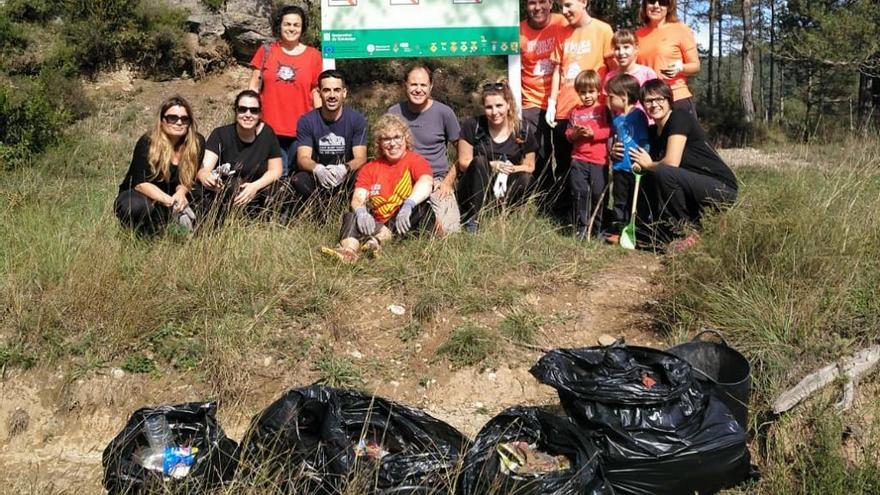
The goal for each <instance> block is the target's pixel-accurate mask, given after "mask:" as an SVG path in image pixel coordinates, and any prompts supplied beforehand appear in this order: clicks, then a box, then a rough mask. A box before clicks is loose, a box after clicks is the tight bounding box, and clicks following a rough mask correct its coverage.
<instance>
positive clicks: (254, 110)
mask: <svg viewBox="0 0 880 495" xmlns="http://www.w3.org/2000/svg"><path fill="white" fill-rule="evenodd" d="M235 111H236V113H238V114H239V115H244V114H246V113H248V112H250V113H251V114H253V115H257V114H259V113H260V107H246V106H244V105H239V106H237V107H235Z"/></svg>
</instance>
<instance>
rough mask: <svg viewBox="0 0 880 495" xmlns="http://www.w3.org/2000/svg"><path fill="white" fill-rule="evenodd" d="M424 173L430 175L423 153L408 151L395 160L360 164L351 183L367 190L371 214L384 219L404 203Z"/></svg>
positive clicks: (378, 220)
mask: <svg viewBox="0 0 880 495" xmlns="http://www.w3.org/2000/svg"><path fill="white" fill-rule="evenodd" d="M423 175H427V176H428V177H430V176H431V165H430V164H429V163H428V161H427V160H425V159H424V158H422V155H419V154H418V153H416V152H415V151H407V152H406V154H405V155H403V156H402V157H400V160H398V161H397V162H396V163H388V162H387V161H386V160H385V159H384V158H377V159H376V160H373V161H371V162H369V163H367V164H366V165H364V166H363V167H361V168H360V169H359V170H358V174H357V178H356V179H355V181H354V187H356V188H360V189H366V190H367V192H368V193H369V196H368V199H369V201H370V206H372V210H373V218H375V219H376V221H377V222H379V223H385V222H387V221H388V219H389V218H391V217H393V216H394V215H395V214H396V213H397V210H399V209H400V207H401V206H403V202H404V201H406V198H408V197H409V196H410V194H412V191H413V186H414V185H415V183H416V181H418V180H419V179H420V178H421V177H422V176H423Z"/></svg>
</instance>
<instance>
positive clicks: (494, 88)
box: [483, 82, 506, 91]
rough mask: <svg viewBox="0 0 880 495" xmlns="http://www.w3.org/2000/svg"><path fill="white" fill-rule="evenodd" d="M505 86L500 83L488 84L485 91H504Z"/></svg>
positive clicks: (484, 88) (485, 85)
mask: <svg viewBox="0 0 880 495" xmlns="http://www.w3.org/2000/svg"><path fill="white" fill-rule="evenodd" d="M504 86H506V84H504V83H500V82H496V83H488V84H484V85H483V91H504Z"/></svg>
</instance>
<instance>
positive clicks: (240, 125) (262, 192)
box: [198, 89, 281, 220]
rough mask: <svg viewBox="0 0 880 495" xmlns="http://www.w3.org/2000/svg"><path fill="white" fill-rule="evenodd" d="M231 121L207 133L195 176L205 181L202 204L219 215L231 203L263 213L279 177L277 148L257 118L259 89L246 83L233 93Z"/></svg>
mask: <svg viewBox="0 0 880 495" xmlns="http://www.w3.org/2000/svg"><path fill="white" fill-rule="evenodd" d="M233 112H234V113H235V122H234V123H232V124H228V125H224V126H220V127H218V128H216V129H214V130H213V131H211V134H210V135H209V136H208V142H207V144H206V146H205V148H206V150H205V158H204V160H203V161H202V168H201V169H199V172H198V179H199V182H201V184H202V186H204V191H203V194H202V195H201V203H202V204H201V205H200V210H202V213H203V214H207V213H208V212H211V213H213V214H216V215H217V219H218V220H219V219H222V218H223V217H224V214H225V212H226V211H227V210H228V209H229V207H231V206H235V207H239V208H243V209H244V210H245V212H246V213H247V214H248V215H249V216H256V215H257V214H259V213H262V212H263V211H264V210H265V209H266V208H267V207H268V206H269V202H270V199H271V198H272V195H273V191H274V187H270V186H274V184H275V182H276V181H277V180H278V179H279V178H280V177H281V150H280V149H279V147H278V139H277V138H276V137H275V132H273V130H272V127H270V126H269V125H267V124H266V123H264V122H263V121H262V119H261V116H262V105H261V101H260V95H259V94H257V93H256V92H254V91H251V90H249V89H247V90H244V91H242V92H241V93H239V94H238V95H237V96H236V97H235V104H234V105H233Z"/></svg>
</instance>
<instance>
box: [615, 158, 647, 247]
mask: <svg viewBox="0 0 880 495" xmlns="http://www.w3.org/2000/svg"><path fill="white" fill-rule="evenodd" d="M633 175H635V176H636V187H635V189H634V190H633V206H632V212H631V213H630V216H629V225H627V226H626V227H624V228H623V231H621V232H620V247H622V248H623V249H635V248H636V204H637V203H638V202H639V184H641V182H642V174H637V173H635V172H633Z"/></svg>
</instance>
